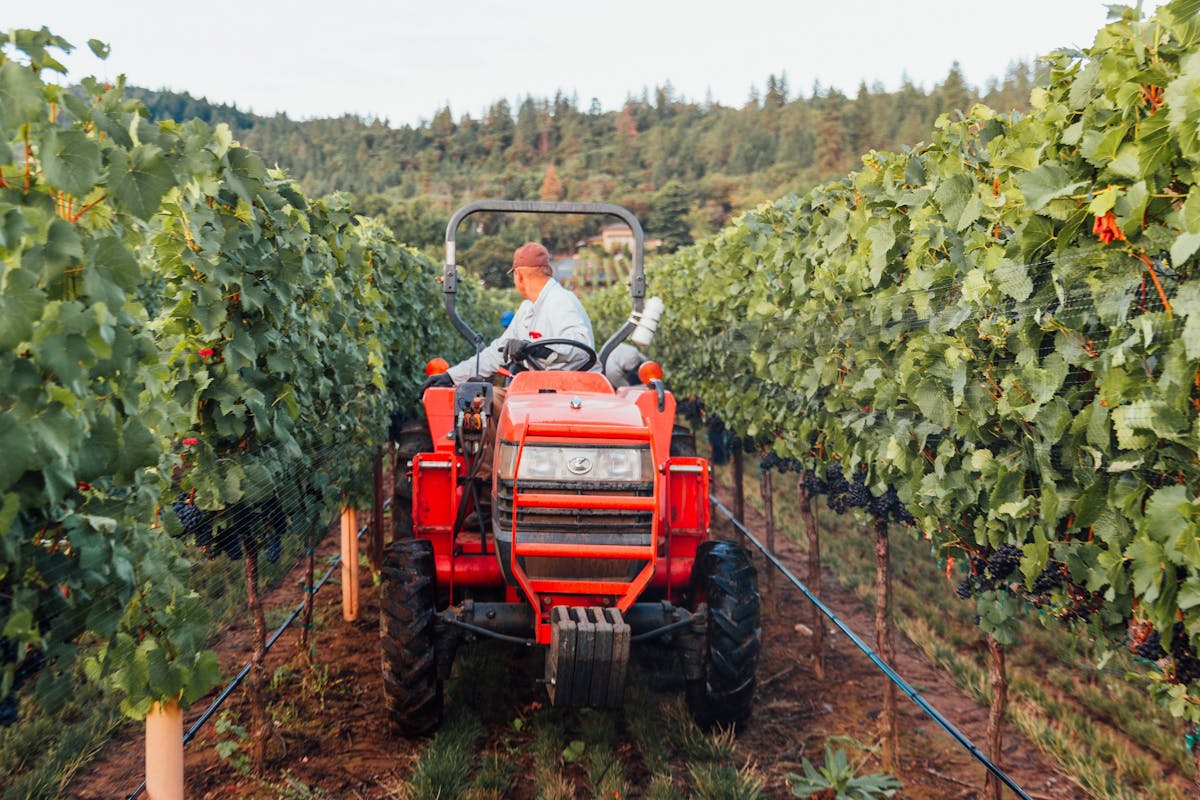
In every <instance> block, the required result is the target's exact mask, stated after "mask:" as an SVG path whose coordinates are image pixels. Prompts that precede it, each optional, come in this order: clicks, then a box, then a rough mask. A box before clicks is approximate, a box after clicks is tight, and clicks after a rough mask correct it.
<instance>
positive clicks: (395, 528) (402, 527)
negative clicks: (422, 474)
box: [392, 419, 433, 539]
mask: <svg viewBox="0 0 1200 800" xmlns="http://www.w3.org/2000/svg"><path fill="white" fill-rule="evenodd" d="M393 435H394V436H395V442H396V462H395V463H396V466H395V472H394V475H393V481H392V484H393V485H392V536H393V538H396V539H407V538H409V537H411V536H412V535H413V516H412V496H413V495H412V477H411V476H410V475H409V474H408V462H409V461H411V460H412V457H413V456H415V455H416V454H417V453H428V452H431V451H432V450H433V438H432V437H430V435H429V426H428V425H426V424H425V421H424V420H423V419H410V420H405V421H404V422H403V423H402V424H400V425H397V426H395V430H394V431H393Z"/></svg>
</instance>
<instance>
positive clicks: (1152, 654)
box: [1130, 625, 1167, 661]
mask: <svg viewBox="0 0 1200 800" xmlns="http://www.w3.org/2000/svg"><path fill="white" fill-rule="evenodd" d="M1146 627H1147V628H1148V629H1149V630H1148V631H1146V632H1144V633H1142V634H1141V635H1140V636H1139V637H1138V638H1137V639H1136V640H1135V641H1133V642H1131V647H1130V649H1131V650H1133V654H1134V655H1135V656H1137V657H1139V658H1144V659H1146V660H1147V661H1158V660H1159V659H1160V658H1166V657H1167V651H1166V650H1163V646H1162V634H1160V633H1159V632H1158V630H1157V629H1155V628H1154V627H1153V626H1152V625H1147V626H1146Z"/></svg>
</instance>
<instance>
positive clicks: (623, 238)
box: [581, 225, 662, 253]
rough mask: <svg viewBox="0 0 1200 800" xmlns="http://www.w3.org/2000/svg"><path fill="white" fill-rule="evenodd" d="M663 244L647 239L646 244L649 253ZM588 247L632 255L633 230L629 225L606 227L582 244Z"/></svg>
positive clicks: (658, 240) (659, 240)
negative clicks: (597, 247)
mask: <svg viewBox="0 0 1200 800" xmlns="http://www.w3.org/2000/svg"><path fill="white" fill-rule="evenodd" d="M661 243H662V240H661V239H646V240H645V242H644V244H645V246H646V251H647V252H649V251H651V250H653V249H654V248H655V247H657V246H658V245H659V244H661ZM588 246H599V247H600V249H601V250H603V251H604V252H606V253H621V252H626V253H632V252H633V230H631V229H630V227H629V226H628V225H606V226H604V227H603V228H601V229H600V234H599V235H598V236H590V237H588V238H587V240H585V241H584V242H582V243H581V247H588Z"/></svg>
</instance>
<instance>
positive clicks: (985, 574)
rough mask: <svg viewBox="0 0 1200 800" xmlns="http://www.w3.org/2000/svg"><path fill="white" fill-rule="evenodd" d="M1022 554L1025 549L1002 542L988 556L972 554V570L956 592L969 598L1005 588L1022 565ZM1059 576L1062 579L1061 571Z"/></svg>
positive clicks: (959, 595)
mask: <svg viewBox="0 0 1200 800" xmlns="http://www.w3.org/2000/svg"><path fill="white" fill-rule="evenodd" d="M1022 555H1023V551H1022V550H1021V548H1019V547H1017V546H1016V545H1012V544H1002V545H1000V546H999V547H997V548H996V549H995V550H993V551H992V552H991V554H989V555H988V557H987V558H983V557H981V556H971V571H970V573H969V574H968V575H967V577H965V578H963V580H962V582H961V583H959V584H958V588H957V589H955V590H954V594H955V595H957V596H958V597H959V598H960V599H962V600H969V599H970V598H972V597H974V596H976V595H978V594H982V593H983V592H989V591H992V590H993V589H999V588H1004V587H1005V585H1006V582H1007V581H1008V579H1009V578H1010V577H1011V576H1012V575H1013V573H1014V572H1016V570H1017V567H1018V566H1020V564H1021V556H1022ZM1059 577H1060V579H1061V577H1062V576H1061V573H1060V575H1059Z"/></svg>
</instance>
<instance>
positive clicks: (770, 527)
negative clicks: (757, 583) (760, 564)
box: [759, 469, 776, 617]
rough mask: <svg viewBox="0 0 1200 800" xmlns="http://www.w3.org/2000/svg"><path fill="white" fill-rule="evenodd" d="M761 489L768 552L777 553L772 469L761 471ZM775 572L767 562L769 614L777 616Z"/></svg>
mask: <svg viewBox="0 0 1200 800" xmlns="http://www.w3.org/2000/svg"><path fill="white" fill-rule="evenodd" d="M759 490H760V491H761V492H762V501H763V515H764V516H765V517H766V529H767V530H766V533H767V552H769V553H771V554H772V555H775V491H774V486H773V485H772V481H771V470H769V469H764V470H761V471H760V472H759ZM775 573H776V570H775V568H774V567H772V566H771V565H770V564H767V614H769V615H770V616H772V617H774V616H775V609H776V604H775Z"/></svg>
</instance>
